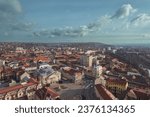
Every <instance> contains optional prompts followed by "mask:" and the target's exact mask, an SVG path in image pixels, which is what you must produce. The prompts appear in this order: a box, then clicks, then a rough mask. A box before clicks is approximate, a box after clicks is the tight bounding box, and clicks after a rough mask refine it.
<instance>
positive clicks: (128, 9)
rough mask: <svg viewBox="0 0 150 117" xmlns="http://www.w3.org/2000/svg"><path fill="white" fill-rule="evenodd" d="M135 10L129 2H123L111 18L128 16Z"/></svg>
mask: <svg viewBox="0 0 150 117" xmlns="http://www.w3.org/2000/svg"><path fill="white" fill-rule="evenodd" d="M136 11H137V10H136V9H134V8H133V7H132V6H131V4H124V5H122V6H121V8H119V9H118V10H117V11H116V13H115V14H114V15H113V16H112V18H125V17H128V16H129V15H130V14H131V13H134V12H136Z"/></svg>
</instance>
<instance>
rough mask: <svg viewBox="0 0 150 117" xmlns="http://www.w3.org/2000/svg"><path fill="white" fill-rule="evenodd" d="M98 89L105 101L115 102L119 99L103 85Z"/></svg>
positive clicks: (99, 85) (98, 85) (98, 86)
mask: <svg viewBox="0 0 150 117" xmlns="http://www.w3.org/2000/svg"><path fill="white" fill-rule="evenodd" d="M95 87H96V89H97V91H98V93H99V94H100V95H101V96H102V98H103V99H104V100H115V99H117V98H116V97H115V96H114V95H113V94H112V93H111V92H110V91H108V90H107V89H106V88H105V87H104V86H103V85H101V84H97V85H96V86H95Z"/></svg>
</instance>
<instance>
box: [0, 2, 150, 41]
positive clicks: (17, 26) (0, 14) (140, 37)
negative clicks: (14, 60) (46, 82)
mask: <svg viewBox="0 0 150 117" xmlns="http://www.w3.org/2000/svg"><path fill="white" fill-rule="evenodd" d="M149 3H150V1H148V0H143V1H138V0H116V1H115V2H114V1H108V0H92V1H91V0H76V1H73V0H72V1H71V0H62V1H60V0H45V1H44V2H43V1H41V0H32V1H31V0H30V1H29V0H13V1H12V0H0V26H1V29H0V41H1V42H3V41H8V42H13V41H15V42H47V43H50V42H101V43H107V44H128V43H131V44H135V43H137V44H141V43H142V44H144V43H146V44H147V43H150V40H149V39H150V33H149V30H148V29H149V26H150V12H148V11H149V9H150V8H149Z"/></svg>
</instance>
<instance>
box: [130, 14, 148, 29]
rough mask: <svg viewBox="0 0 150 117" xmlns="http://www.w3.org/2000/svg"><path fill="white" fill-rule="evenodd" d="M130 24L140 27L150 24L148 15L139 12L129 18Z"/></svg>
mask: <svg viewBox="0 0 150 117" xmlns="http://www.w3.org/2000/svg"><path fill="white" fill-rule="evenodd" d="M131 24H132V25H134V26H140V27H145V26H148V25H150V15H149V14H145V13H143V14H140V15H138V16H137V17H135V18H133V19H132V20H131Z"/></svg>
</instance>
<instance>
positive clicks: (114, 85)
mask: <svg viewBox="0 0 150 117" xmlns="http://www.w3.org/2000/svg"><path fill="white" fill-rule="evenodd" d="M106 87H107V88H108V89H109V90H110V91H112V92H113V93H115V94H116V95H117V94H122V93H123V92H124V91H126V90H127V87H128V81H127V80H126V79H114V78H108V79H106Z"/></svg>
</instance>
